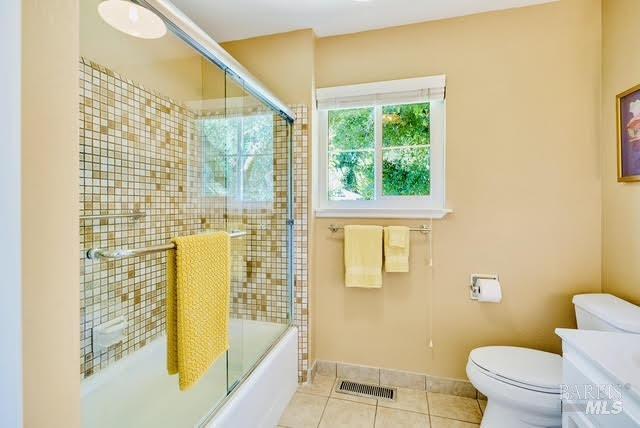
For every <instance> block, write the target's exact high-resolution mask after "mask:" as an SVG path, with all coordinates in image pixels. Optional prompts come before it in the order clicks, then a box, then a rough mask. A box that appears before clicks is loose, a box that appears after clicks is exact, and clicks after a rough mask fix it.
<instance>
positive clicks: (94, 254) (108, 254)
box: [87, 230, 247, 260]
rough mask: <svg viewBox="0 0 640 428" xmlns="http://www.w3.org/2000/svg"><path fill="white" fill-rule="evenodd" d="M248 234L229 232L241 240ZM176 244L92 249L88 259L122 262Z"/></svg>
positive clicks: (173, 247)
mask: <svg viewBox="0 0 640 428" xmlns="http://www.w3.org/2000/svg"><path fill="white" fill-rule="evenodd" d="M246 235H247V232H245V231H242V230H234V231H231V232H229V236H230V237H231V238H240V237H242V236H246ZM175 248H176V244H174V243H173V242H170V243H168V244H162V245H153V246H150V247H144V248H132V249H127V248H120V249H117V250H103V249H101V248H91V249H89V250H87V259H89V260H122V259H127V258H129V257H136V256H144V255H146V254H152V253H159V252H161V251H167V250H173V249H175Z"/></svg>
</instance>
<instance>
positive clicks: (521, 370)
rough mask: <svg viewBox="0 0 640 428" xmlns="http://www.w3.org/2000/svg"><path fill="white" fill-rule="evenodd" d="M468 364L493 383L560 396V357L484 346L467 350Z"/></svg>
mask: <svg viewBox="0 0 640 428" xmlns="http://www.w3.org/2000/svg"><path fill="white" fill-rule="evenodd" d="M469 362H470V363H472V364H473V365H474V366H475V367H476V368H477V369H478V371H480V372H481V373H483V374H484V375H486V376H489V377H491V378H493V379H495V380H497V381H500V382H503V383H506V384H509V385H512V386H515V387H519V388H524V389H528V390H530V391H535V392H539V393H546V394H554V395H558V394H560V384H561V383H562V357H561V356H560V355H556V354H552V353H549V352H543V351H537V350H535V349H528V348H520V347H515V346H486V347H482V348H476V349H474V350H473V351H471V353H470V354H469Z"/></svg>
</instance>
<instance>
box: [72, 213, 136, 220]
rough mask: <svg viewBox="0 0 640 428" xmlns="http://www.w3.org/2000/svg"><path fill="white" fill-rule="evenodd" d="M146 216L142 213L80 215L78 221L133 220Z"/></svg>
mask: <svg viewBox="0 0 640 428" xmlns="http://www.w3.org/2000/svg"><path fill="white" fill-rule="evenodd" d="M146 215H147V213H146V212H144V211H133V212H130V213H122V214H97V215H81V216H80V220H104V219H108V218H132V219H134V220H137V219H140V218H144V217H145V216H146Z"/></svg>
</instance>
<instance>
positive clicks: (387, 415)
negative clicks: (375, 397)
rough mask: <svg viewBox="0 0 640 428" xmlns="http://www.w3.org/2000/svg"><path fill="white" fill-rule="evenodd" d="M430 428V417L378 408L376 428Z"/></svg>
mask: <svg viewBox="0 0 640 428" xmlns="http://www.w3.org/2000/svg"><path fill="white" fill-rule="evenodd" d="M399 427H402V428H428V427H429V416H428V415H423V414H421V413H414V412H407V411H404V410H398V409H390V408H387V407H380V406H378V410H377V411H376V424H375V428H399Z"/></svg>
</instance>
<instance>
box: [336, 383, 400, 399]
mask: <svg viewBox="0 0 640 428" xmlns="http://www.w3.org/2000/svg"><path fill="white" fill-rule="evenodd" d="M336 392H341V393H343V394H350V395H357V396H359V397H366V398H377V399H381V400H388V401H396V394H397V390H396V388H389V387H386V386H378V385H367V384H364V383H358V382H352V381H349V380H340V381H338V384H337V386H336Z"/></svg>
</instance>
